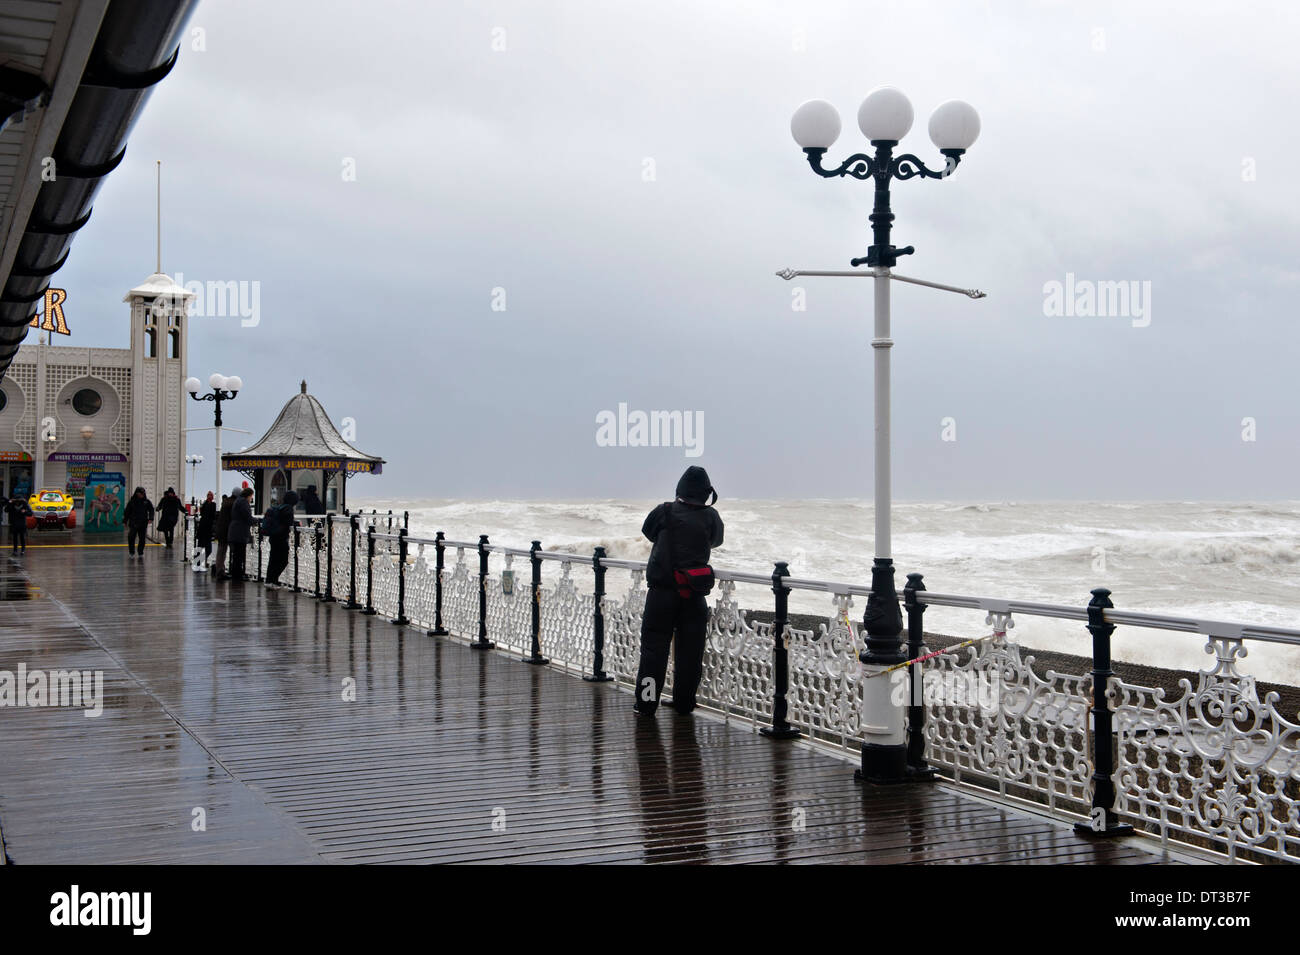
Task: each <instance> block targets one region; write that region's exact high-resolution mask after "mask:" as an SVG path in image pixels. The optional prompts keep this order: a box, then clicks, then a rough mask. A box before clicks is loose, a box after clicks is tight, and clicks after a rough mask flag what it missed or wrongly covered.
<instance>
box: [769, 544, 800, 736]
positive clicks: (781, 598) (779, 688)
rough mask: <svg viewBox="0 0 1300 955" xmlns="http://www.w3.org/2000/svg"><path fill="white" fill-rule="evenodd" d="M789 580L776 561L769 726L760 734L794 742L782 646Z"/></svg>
mask: <svg viewBox="0 0 1300 955" xmlns="http://www.w3.org/2000/svg"><path fill="white" fill-rule="evenodd" d="M789 576H790V565H789V564H788V563H786V562H785V561H783V560H780V561H777V563H776V567H775V569H773V571H772V593H773V594H775V595H776V603H775V607H776V612H775V617H774V619H773V620H772V675H773V678H774V683H775V686H774V687H773V690H772V725H771V726H764V727H763V728H762V729H761V730H759V732H760V733H762V734H763V735H764V736H768V737H771V738H772V739H798V737H799V735H800V734H799V731H798V730H797V729H795V728H794V727H793V726H791V725H790V723H789V722H788V721H787V719H786V716H787V715H788V714H789V711H790V710H789V707H790V704H789V701H788V700H787V698H786V697H787V695H788V694H789V692H790V651H789V650H787V649H786V646H785V629H786V627H787V626H788V625H789V623H790V588H789V587H787V586H786V585H785V581H784V580H783V578H785V577H789Z"/></svg>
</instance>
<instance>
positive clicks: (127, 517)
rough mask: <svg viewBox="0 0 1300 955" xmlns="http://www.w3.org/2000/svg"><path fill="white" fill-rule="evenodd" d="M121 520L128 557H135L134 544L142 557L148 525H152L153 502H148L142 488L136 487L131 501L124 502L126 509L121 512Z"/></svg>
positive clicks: (147, 496)
mask: <svg viewBox="0 0 1300 955" xmlns="http://www.w3.org/2000/svg"><path fill="white" fill-rule="evenodd" d="M122 519H123V521H125V523H126V549H127V554H128V556H130V557H134V556H135V555H136V550H135V548H136V544H137V542H138V543H139V545H140V556H141V557H143V556H144V544H145V540H146V539H147V538H148V534H149V525H150V524H152V523H153V501H151V500H149V495H148V494H146V493H145V491H144V488H142V487H138V488H136V489H135V492H134V493H133V494H132V495H131V499H130V500H129V501H127V502H126V509H125V510H124V511H123V512H122Z"/></svg>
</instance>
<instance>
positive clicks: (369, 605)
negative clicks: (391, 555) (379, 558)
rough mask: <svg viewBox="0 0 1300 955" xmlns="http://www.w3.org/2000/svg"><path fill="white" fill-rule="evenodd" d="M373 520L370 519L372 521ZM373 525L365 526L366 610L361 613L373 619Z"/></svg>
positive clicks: (374, 612) (375, 611) (374, 611)
mask: <svg viewBox="0 0 1300 955" xmlns="http://www.w3.org/2000/svg"><path fill="white" fill-rule="evenodd" d="M373 520H374V518H372V521H373ZM374 595H375V525H374V523H371V524H367V525H366V609H365V610H363V611H361V612H362V613H363V614H365V615H366V616H367V617H373V616H374V615H375V614H376V613H378V611H377V610H375V602H374Z"/></svg>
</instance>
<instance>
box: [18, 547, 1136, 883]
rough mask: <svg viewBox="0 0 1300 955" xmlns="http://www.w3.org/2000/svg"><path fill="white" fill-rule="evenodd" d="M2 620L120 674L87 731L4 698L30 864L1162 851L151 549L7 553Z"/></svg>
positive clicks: (66, 717)
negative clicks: (639, 701)
mask: <svg viewBox="0 0 1300 955" xmlns="http://www.w3.org/2000/svg"><path fill="white" fill-rule="evenodd" d="M6 595H7V599H5V597H6ZM0 628H2V629H0V669H11V670H12V669H16V666H17V664H18V663H19V662H25V663H26V664H27V666H28V668H29V669H45V670H52V669H60V668H68V667H77V668H81V669H99V670H102V671H103V673H104V680H105V709H104V713H103V715H102V716H101V717H98V718H95V719H89V718H86V717H85V716H83V715H82V714H81V712H79V711H74V710H69V709H57V708H9V709H4V710H0V720H2V721H3V723H0V727H2V728H3V730H4V732H3V733H0V821H2V822H3V824H4V826H5V837H6V840H7V841H8V843H9V846H10V854H11V855H12V857H13V859H14V861H15V862H175V861H189V862H232V861H255V862H304V861H324V862H348V863H355V862H362V863H403V862H447V863H458V862H459V863H465V862H513V863H546V862H552V863H553V862H584V863H596V862H599V863H634V862H695V863H698V862H727V863H761V862H774V861H781V862H807V863H818V862H829V863H862V862H866V863H881V864H885V863H889V864H924V863H939V864H945V863H955V862H967V863H981V862H983V863H987V862H1002V863H1006V862H1026V861H1028V862H1061V863H1071V864H1073V863H1093V864H1095V863H1101V862H1105V863H1119V862H1122V863H1126V864H1128V863H1135V862H1153V861H1157V857H1156V856H1154V855H1152V854H1151V853H1148V852H1146V851H1144V850H1143V849H1142V848H1141V847H1140V846H1135V845H1134V844H1133V843H1132V842H1123V843H1108V842H1095V841H1092V840H1089V839H1086V838H1083V837H1080V836H1078V835H1076V834H1075V833H1074V832H1073V831H1072V830H1071V829H1070V828H1069V827H1068V826H1065V825H1063V824H1060V823H1057V822H1055V821H1052V820H1048V819H1045V818H1043V817H1042V816H1038V815H1030V814H1028V813H1024V812H1021V811H1019V810H1016V809H1013V808H1009V807H1000V806H995V805H992V804H990V803H989V802H988V801H986V800H980V799H973V798H970V797H967V796H965V795H964V794H962V793H960V792H957V791H954V790H953V789H951V788H948V787H944V786H934V785H912V786H901V787H866V788H863V787H861V786H860V785H859V784H857V783H855V782H854V781H853V779H852V772H851V766H850V765H849V764H847V763H846V762H844V761H842V760H839V759H836V758H834V757H831V756H828V755H826V754H824V753H820V752H817V751H815V750H812V749H811V748H809V747H807V746H804V745H801V744H797V743H792V742H788V741H774V740H768V739H766V738H765V737H762V736H759V735H757V734H755V733H753V732H751V730H750V728H749V727H748V726H743V727H740V726H734V725H726V724H724V723H722V722H720V721H717V720H715V719H711V718H708V717H706V716H703V715H700V714H697V715H696V716H693V717H678V716H676V715H675V714H672V713H669V712H664V713H661V714H660V718H659V719H658V720H657V721H655V722H654V723H650V724H646V723H643V722H641V721H638V720H636V719H635V718H634V717H633V716H632V714H631V712H630V696H629V695H627V694H626V693H625V692H623V691H620V690H619V689H617V688H615V687H613V686H610V685H608V684H588V683H584V682H583V681H581V680H578V679H576V678H575V677H573V676H571V675H567V674H564V673H562V672H558V671H554V670H550V669H548V668H544V667H532V666H527V665H524V664H522V663H520V662H518V661H517V660H515V659H514V658H513V657H511V656H507V655H505V654H497V653H482V652H477V651H473V650H470V649H468V648H467V647H465V646H464V645H463V644H461V643H458V642H456V641H453V640H446V639H435V638H430V637H427V636H425V635H424V634H423V632H422V631H419V630H414V629H403V628H398V627H395V626H393V625H392V624H390V623H389V622H388V621H387V620H385V619H383V618H381V617H365V616H362V615H359V614H357V613H354V612H348V611H345V610H343V609H341V608H340V607H339V606H338V605H330V604H322V603H320V602H318V601H314V600H312V599H311V598H310V597H307V596H298V595H294V594H292V593H289V592H285V591H269V590H267V589H265V588H263V587H260V586H256V585H253V584H248V585H244V586H243V587H239V586H233V587H232V586H231V585H229V584H223V583H219V582H217V581H213V580H211V579H210V578H209V577H208V576H207V575H195V574H192V573H191V572H189V571H188V569H187V568H186V566H185V565H184V564H183V563H182V562H180V561H179V560H175V559H173V553H169V552H166V551H163V550H162V549H160V548H151V549H150V550H149V552H148V554H147V556H146V557H145V559H144V560H137V561H131V560H129V559H128V558H127V557H126V555H125V553H124V551H123V550H121V549H115V548H93V549H90V548H87V549H77V548H64V549H50V550H39V549H35V548H33V549H32V550H31V551H29V553H28V555H27V556H26V557H25V558H22V559H21V561H16V560H11V559H9V558H7V557H6V558H3V559H0ZM345 680H354V681H355V685H356V693H357V698H356V700H355V701H348V700H345V699H344V693H343V690H344V681H345ZM195 806H202V807H204V808H206V809H207V811H208V829H207V831H206V832H202V833H196V832H193V831H191V829H190V819H191V811H192V809H193V807H195ZM796 810H802V814H803V817H804V818H803V826H802V827H801V828H798V829H796V826H795V821H796V819H795V812H796ZM501 813H504V821H505V827H504V830H503V831H502V830H499V829H494V827H493V821H494V818H500V814H501ZM494 814H496V815H494Z"/></svg>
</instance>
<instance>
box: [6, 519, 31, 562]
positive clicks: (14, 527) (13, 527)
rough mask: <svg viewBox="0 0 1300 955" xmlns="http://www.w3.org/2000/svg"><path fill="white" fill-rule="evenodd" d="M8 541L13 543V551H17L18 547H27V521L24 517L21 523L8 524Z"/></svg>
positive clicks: (24, 548)
mask: <svg viewBox="0 0 1300 955" xmlns="http://www.w3.org/2000/svg"><path fill="white" fill-rule="evenodd" d="M9 542H10V543H11V544H13V545H14V553H15V554H16V553H18V548H20V547H21V548H22V549H23V550H26V549H27V521H26V520H25V519H24V521H23V523H22V524H10V525H9Z"/></svg>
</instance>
